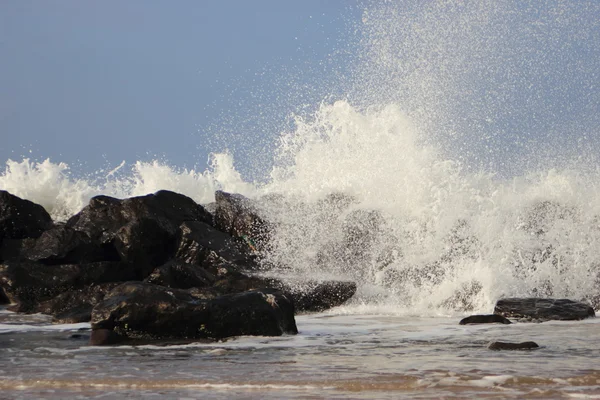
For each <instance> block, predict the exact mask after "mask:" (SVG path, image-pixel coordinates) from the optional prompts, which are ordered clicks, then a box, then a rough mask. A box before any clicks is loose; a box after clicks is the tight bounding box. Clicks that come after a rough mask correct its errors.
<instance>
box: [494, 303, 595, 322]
mask: <svg viewBox="0 0 600 400" xmlns="http://www.w3.org/2000/svg"><path fill="white" fill-rule="evenodd" d="M494 314H498V315H502V316H504V317H507V318H517V319H525V320H537V321H549V320H562V321H568V320H581V319H585V318H589V317H594V316H595V315H596V314H595V313H594V309H593V308H592V307H590V306H589V305H588V304H585V303H580V302H576V301H572V300H568V299H539V298H510V299H501V300H498V302H497V303H496V307H495V308H494Z"/></svg>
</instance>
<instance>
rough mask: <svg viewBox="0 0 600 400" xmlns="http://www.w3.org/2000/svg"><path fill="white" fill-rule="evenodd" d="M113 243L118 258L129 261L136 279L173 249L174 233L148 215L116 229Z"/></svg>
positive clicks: (166, 256) (148, 272) (145, 274)
mask: <svg viewBox="0 0 600 400" xmlns="http://www.w3.org/2000/svg"><path fill="white" fill-rule="evenodd" d="M114 246H115V249H116V251H117V253H118V254H119V256H120V259H121V260H122V261H123V262H126V263H128V264H131V265H132V266H133V267H134V269H135V273H136V277H137V279H140V280H142V279H144V278H146V277H147V276H148V275H149V274H150V273H151V272H152V271H153V270H154V268H155V267H157V266H159V265H161V264H164V263H165V262H166V261H167V260H168V259H169V258H170V257H171V256H172V255H173V253H174V251H175V235H173V234H172V233H171V232H169V231H168V230H167V229H166V228H165V227H163V226H161V225H160V224H159V223H158V221H156V220H154V219H149V218H141V219H137V220H133V221H131V222H129V223H127V224H125V225H124V226H122V227H121V228H119V230H118V231H117V232H116V234H115V237H114Z"/></svg>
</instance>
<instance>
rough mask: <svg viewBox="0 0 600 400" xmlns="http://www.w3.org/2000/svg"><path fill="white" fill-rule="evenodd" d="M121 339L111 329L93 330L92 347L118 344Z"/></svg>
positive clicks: (91, 336) (91, 335)
mask: <svg viewBox="0 0 600 400" xmlns="http://www.w3.org/2000/svg"><path fill="white" fill-rule="evenodd" d="M120 339H121V338H120V337H119V335H117V334H116V333H115V332H114V331H113V330H111V329H92V333H91V334H90V345H92V346H106V345H111V344H117V343H118V342H119V340H120Z"/></svg>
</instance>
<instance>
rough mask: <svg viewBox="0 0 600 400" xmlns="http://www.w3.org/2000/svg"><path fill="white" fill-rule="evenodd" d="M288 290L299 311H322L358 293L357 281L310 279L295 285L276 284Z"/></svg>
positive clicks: (340, 303)
mask: <svg viewBox="0 0 600 400" xmlns="http://www.w3.org/2000/svg"><path fill="white" fill-rule="evenodd" d="M273 287H276V288H278V289H281V290H284V291H286V292H288V293H289V294H290V295H291V296H292V298H293V299H294V304H295V306H296V310H297V311H308V312H320V311H324V310H327V309H330V308H333V307H337V306H340V305H342V304H344V303H345V302H346V301H348V300H349V299H350V298H351V297H352V296H354V294H355V293H356V283H355V282H349V281H308V282H302V283H298V284H295V285H290V284H286V283H283V282H282V283H280V284H279V285H277V284H275V285H273Z"/></svg>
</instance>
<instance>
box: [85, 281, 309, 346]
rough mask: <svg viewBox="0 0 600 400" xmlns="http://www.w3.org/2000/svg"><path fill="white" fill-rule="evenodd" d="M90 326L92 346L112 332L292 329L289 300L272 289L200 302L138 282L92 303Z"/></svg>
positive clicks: (207, 333)
mask: <svg viewBox="0 0 600 400" xmlns="http://www.w3.org/2000/svg"><path fill="white" fill-rule="evenodd" d="M92 330H93V333H92V343H93V344H104V343H103V340H102V339H103V338H106V340H107V341H110V342H114V341H115V336H114V335H117V336H118V337H119V338H137V339H166V338H181V339H196V338H212V339H221V338H225V337H230V336H239V335H264V336H279V335H282V334H284V333H292V334H295V333H297V332H298V330H297V328H296V323H295V320H294V305H293V302H292V301H291V299H290V298H289V297H288V296H286V295H285V294H284V293H282V292H280V291H277V290H274V289H271V290H269V289H265V290H261V291H250V292H244V293H238V294H234V295H226V296H220V297H217V298H215V299H212V300H207V301H202V300H198V299H197V298H195V297H194V296H192V295H191V294H190V293H189V292H187V291H184V290H178V289H170V288H165V287H162V286H157V285H152V284H149V283H141V282H127V283H124V284H122V285H120V286H117V287H116V288H115V289H113V290H112V291H111V292H110V293H109V294H108V295H107V296H106V297H105V298H104V300H103V301H102V302H101V303H99V304H97V305H96V307H94V310H93V312H92ZM96 331H99V332H96ZM95 332H96V333H95ZM111 332H114V334H112V333H111Z"/></svg>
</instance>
